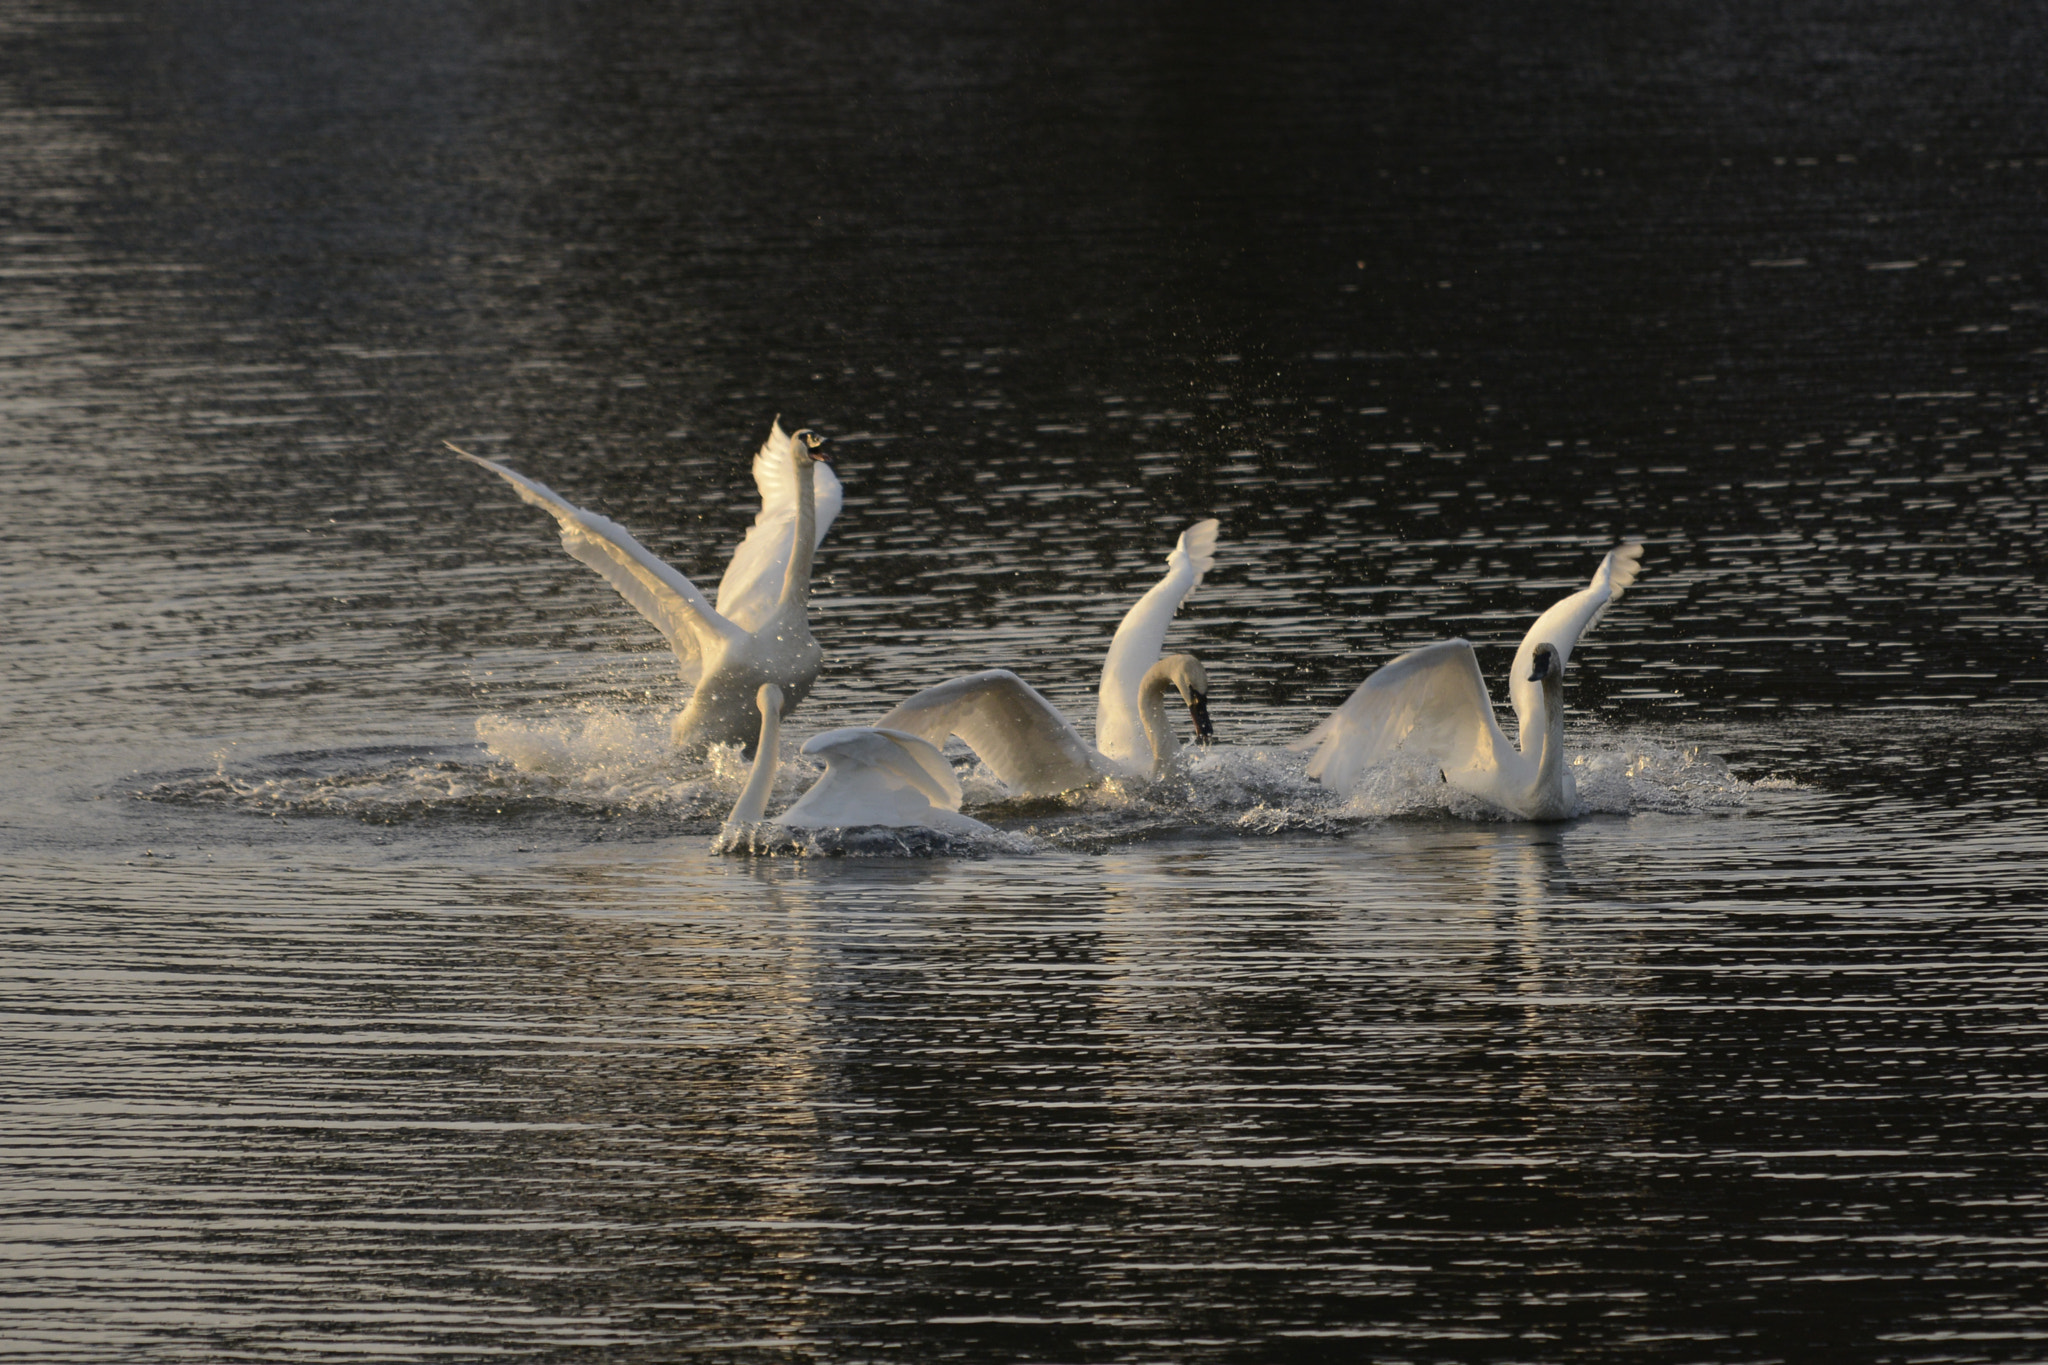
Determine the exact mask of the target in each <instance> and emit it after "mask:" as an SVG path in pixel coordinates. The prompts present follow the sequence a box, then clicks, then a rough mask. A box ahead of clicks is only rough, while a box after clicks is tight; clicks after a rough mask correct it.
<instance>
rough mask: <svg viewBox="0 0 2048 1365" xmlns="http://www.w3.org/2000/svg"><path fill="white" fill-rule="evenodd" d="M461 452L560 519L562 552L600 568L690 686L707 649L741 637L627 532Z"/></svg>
mask: <svg viewBox="0 0 2048 1365" xmlns="http://www.w3.org/2000/svg"><path fill="white" fill-rule="evenodd" d="M457 453H458V454H460V455H461V456H462V458H463V459H465V460H468V461H470V462H471V463H473V464H480V465H482V466H483V467H484V468H485V469H488V470H490V471H491V472H492V473H493V474H496V475H498V476H499V477H500V478H502V479H504V480H505V481H506V482H507V483H509V484H511V485H512V487H513V489H514V491H516V492H517V493H518V494H519V496H520V498H522V499H523V500H524V501H526V502H530V503H532V504H533V505H534V506H536V507H540V508H545V509H546V510H547V511H548V512H550V513H552V514H553V515H554V518H555V520H556V521H557V522H559V523H560V524H561V528H562V548H563V549H564V550H566V551H568V552H569V554H570V555H571V556H572V557H573V558H575V559H576V560H577V561H578V562H579V563H582V564H587V565H588V566H590V567H591V568H592V569H595V570H596V571H597V572H598V573H599V574H600V575H601V576H602V577H603V578H604V581H605V582H607V583H609V584H611V585H612V587H613V589H614V590H616V591H617V592H618V594H619V596H621V597H623V598H625V599H626V601H628V602H630V603H631V604H632V605H633V609H634V610H635V611H637V612H639V613H640V614H641V615H642V616H644V617H646V618H647V619H648V621H649V622H651V623H652V624H653V626H654V628H655V629H656V630H658V631H660V632H661V634H662V638H663V639H665V640H667V641H668V643H669V648H671V649H673V650H674V651H675V654H676V663H677V666H678V668H679V669H680V670H681V672H682V675H683V681H684V682H688V683H694V682H696V681H697V678H698V675H699V674H700V673H701V672H702V669H703V660H704V653H705V650H706V648H707V646H709V645H710V644H712V643H713V642H714V641H716V640H718V639H719V638H721V637H727V638H729V637H731V636H733V635H734V634H736V633H737V632H736V631H735V628H734V626H733V624H732V623H731V622H730V621H728V620H726V619H725V618H724V617H723V616H721V615H719V613H717V612H716V611H714V610H713V609H712V606H711V604H710V603H709V602H707V601H705V600H704V594H703V593H701V592H699V591H698V590H697V585H696V584H694V583H692V582H691V581H690V580H689V579H687V578H685V577H683V575H681V574H680V573H677V572H676V571H675V570H674V569H673V568H671V567H669V566H668V565H667V564H666V563H664V562H663V561H662V560H661V559H660V558H659V557H658V556H656V555H655V554H653V553H652V552H651V551H649V550H648V549H647V547H646V546H644V545H642V544H641V543H640V542H639V541H637V540H635V539H634V538H633V536H632V533H631V532H629V531H627V530H626V528H625V527H623V526H621V525H619V524H618V523H617V522H615V521H613V520H612V519H611V518H609V517H605V516H600V515H598V514H597V513H596V512H591V511H586V510H585V509H583V508H581V507H578V506H577V505H576V504H575V503H573V502H570V501H569V500H568V499H567V498H564V497H562V496H561V495H560V494H558V493H556V492H555V491H554V490H553V489H551V488H549V487H548V486H547V485H546V484H544V483H542V482H540V480H538V479H530V478H528V477H527V476H526V475H524V474H521V473H519V472H518V471H517V470H513V469H508V468H506V467H505V466H504V465H501V464H499V463H498V462H497V461H495V460H486V459H485V458H483V457H482V456H481V455H471V454H470V453H469V452H467V451H458V452H457Z"/></svg>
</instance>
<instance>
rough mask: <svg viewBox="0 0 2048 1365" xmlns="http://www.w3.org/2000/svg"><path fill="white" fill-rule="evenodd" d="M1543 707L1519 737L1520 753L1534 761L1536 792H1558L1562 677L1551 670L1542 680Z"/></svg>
mask: <svg viewBox="0 0 2048 1365" xmlns="http://www.w3.org/2000/svg"><path fill="white" fill-rule="evenodd" d="M1542 697H1543V705H1542V708H1541V709H1540V710H1539V711H1538V712H1537V714H1535V715H1533V716H1531V717H1530V718H1529V723H1528V725H1527V726H1526V727H1525V728H1524V729H1523V731H1522V734H1521V741H1522V752H1523V753H1524V754H1525V755H1527V756H1528V757H1530V758H1533V759H1535V760H1536V790H1537V791H1539V792H1548V791H1555V790H1558V789H1559V788H1560V787H1561V786H1562V785H1563V783H1564V677H1563V675H1562V673H1560V672H1558V671H1556V670H1553V671H1552V672H1551V674H1550V676H1549V677H1547V678H1545V679H1544V680H1543V693H1542Z"/></svg>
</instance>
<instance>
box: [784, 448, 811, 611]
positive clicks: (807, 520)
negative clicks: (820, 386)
mask: <svg viewBox="0 0 2048 1365" xmlns="http://www.w3.org/2000/svg"><path fill="white" fill-rule="evenodd" d="M789 445H790V452H791V458H793V459H794V460H795V461H796V539H794V540H793V541H791V542H790V546H789V568H788V569H786V570H784V572H783V575H782V600H781V602H779V603H778V604H777V605H778V607H779V608H780V609H781V610H783V611H790V610H795V611H798V612H802V611H803V610H804V609H805V608H807V607H808V606H809V605H810V602H811V558H812V556H813V555H815V554H816V553H817V549H818V489H817V481H816V479H815V478H814V477H813V476H812V461H811V453H810V452H809V451H808V450H806V449H804V443H803V438H802V437H801V436H799V437H797V438H795V439H793V440H792V441H790V443H789Z"/></svg>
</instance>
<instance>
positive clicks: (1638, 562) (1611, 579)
mask: <svg viewBox="0 0 2048 1365" xmlns="http://www.w3.org/2000/svg"><path fill="white" fill-rule="evenodd" d="M1602 568H1603V569H1604V571H1605V572H1606V574H1607V588H1608V591H1610V592H1612V593H1613V594H1615V595H1616V596H1617V597H1618V596H1620V595H1621V590H1622V589H1623V588H1626V587H1628V586H1629V585H1630V584H1632V583H1634V582H1635V581H1636V579H1637V577H1638V576H1639V575H1641V573H1642V571H1643V543H1642V542H1641V541H1639V540H1628V541H1623V542H1622V543H1621V544H1619V545H1617V546H1615V547H1614V548H1613V549H1612V550H1609V551H1608V552H1607V562H1606V564H1604V565H1603V566H1602Z"/></svg>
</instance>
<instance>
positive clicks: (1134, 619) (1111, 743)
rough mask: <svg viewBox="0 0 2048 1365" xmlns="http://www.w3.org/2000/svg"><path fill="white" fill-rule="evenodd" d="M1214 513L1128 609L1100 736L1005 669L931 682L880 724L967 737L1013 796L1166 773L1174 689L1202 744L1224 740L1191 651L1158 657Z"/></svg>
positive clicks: (1205, 556) (1113, 644)
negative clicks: (1087, 733)
mask: <svg viewBox="0 0 2048 1365" xmlns="http://www.w3.org/2000/svg"><path fill="white" fill-rule="evenodd" d="M1216 531H1217V523H1216V520H1215V518H1213V517H1212V518H1210V519H1209V520H1207V521H1199V522H1196V523H1195V524H1194V525H1193V526H1190V527H1189V528H1188V529H1187V530H1185V531H1183V532H1182V533H1181V536H1180V539H1179V540H1178V541H1177V542H1176V543H1175V544H1174V547H1173V550H1172V552H1171V553H1169V554H1168V555H1167V557H1166V564H1167V570H1166V576H1165V577H1164V578H1162V579H1160V580H1159V582H1158V583H1156V584H1154V585H1153V587H1152V589H1151V591H1149V592H1147V593H1146V594H1145V595H1144V596H1143V597H1141V598H1139V599H1138V602H1137V605H1135V606H1133V607H1132V608H1131V609H1130V610H1129V611H1128V612H1126V613H1125V614H1124V619H1123V621H1122V623H1121V624H1119V625H1118V626H1117V629H1116V636H1115V638H1114V639H1112V640H1111V641H1110V644H1109V654H1108V656H1107V657H1106V658H1105V659H1104V660H1103V663H1102V683H1101V686H1100V687H1099V688H1098V690H1097V692H1096V702H1095V743H1094V744H1092V745H1091V744H1089V743H1088V742H1087V741H1085V740H1083V739H1082V738H1081V734H1080V731H1078V730H1076V729H1075V728H1074V724H1073V722H1072V721H1070V720H1068V719H1067V718H1066V717H1065V716H1064V715H1061V714H1060V711H1059V708H1058V707H1056V706H1054V705H1053V704H1052V703H1051V702H1049V701H1047V700H1046V699H1045V698H1044V697H1043V696H1041V695H1040V694H1039V692H1038V690H1037V689H1036V688H1034V687H1032V686H1031V684H1029V683H1027V682H1025V681H1024V680H1023V679H1022V678H1020V677H1018V676H1017V675H1016V674H1015V673H1012V672H1010V671H1009V670H1008V669H1005V668H995V669H990V670H988V671H987V672H984V673H970V674H968V675H966V676H965V677H960V678H953V679H951V680H949V681H947V682H942V683H938V684H936V685H934V686H932V687H927V688H926V689H925V690H924V691H922V692H919V693H918V694H917V695H916V696H914V697H911V698H910V699H909V700H907V701H905V702H903V703H902V704H901V705H899V706H898V707H896V708H895V709H894V710H892V711H890V712H889V713H888V714H887V715H885V716H883V717H882V718H881V719H880V720H878V721H876V722H875V725H876V727H877V728H880V729H888V730H901V731H904V732H906V733H909V734H913V735H917V736H918V737H920V738H922V739H924V740H925V741H927V742H928V743H930V744H933V745H935V746H939V745H944V744H945V742H946V741H947V739H949V738H951V737H952V736H954V735H958V736H959V737H960V738H961V739H962V740H964V741H965V742H966V744H967V747H968V748H970V749H972V750H974V752H975V755H976V756H977V757H979V758H980V759H981V761H982V762H984V763H986V764H987V765H988V766H989V768H990V770H991V771H993V772H994V773H995V775H996V776H997V778H999V779H1000V780H1001V781H1002V783H1003V785H1004V786H1005V787H1007V788H1009V790H1010V793H1011V794H1012V795H1014V796H1056V795H1058V794H1059V793H1060V792H1063V791H1069V790H1071V789H1073V788H1075V787H1080V786H1085V785H1086V784H1088V783H1090V782H1094V781H1096V780H1098V779H1100V778H1104V777H1135V778H1157V777H1158V776H1160V774H1162V773H1163V772H1165V770H1166V765H1167V764H1168V762H1170V761H1171V760H1172V758H1173V755H1174V754H1175V753H1176V752H1177V751H1178V750H1179V748H1180V741H1179V740H1178V739H1176V738H1175V737H1174V734H1173V731H1172V729H1171V728H1170V727H1169V726H1168V725H1167V712H1166V695H1167V693H1168V692H1178V693H1179V694H1180V698H1181V700H1182V701H1183V702H1184V703H1185V704H1186V706H1187V708H1188V714H1189V716H1190V717H1191V718H1192V720H1193V722H1194V729H1195V742H1196V743H1198V744H1207V743H1209V742H1210V740H1211V739H1213V738H1214V737H1215V733H1216V732H1215V728H1214V726H1212V725H1211V723H1210V721H1209V676H1208V674H1207V672H1205V671H1204V670H1203V668H1202V665H1201V663H1200V661H1198V660H1197V659H1196V658H1195V657H1194V656H1193V655H1191V654H1169V655H1167V656H1166V657H1164V658H1161V657H1160V655H1159V650H1160V646H1161V645H1162V644H1163V643H1164V641H1165V639H1166V628H1167V626H1168V625H1169V624H1170V623H1171V622H1172V620H1173V614H1174V613H1175V612H1176V611H1178V610H1180V605H1181V603H1182V602H1184V601H1186V600H1187V598H1188V595H1189V594H1190V593H1192V592H1194V590H1195V589H1196V587H1198V586H1199V585H1200V584H1201V581H1202V576H1203V575H1204V574H1206V573H1207V572H1208V571H1209V570H1210V568H1212V567H1213V566H1214V565H1215V563H1216Z"/></svg>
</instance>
